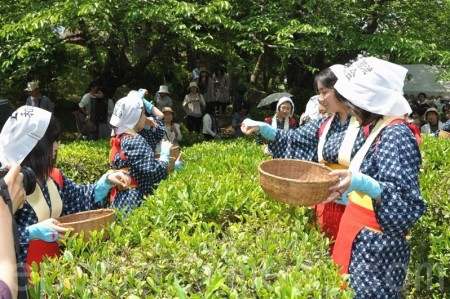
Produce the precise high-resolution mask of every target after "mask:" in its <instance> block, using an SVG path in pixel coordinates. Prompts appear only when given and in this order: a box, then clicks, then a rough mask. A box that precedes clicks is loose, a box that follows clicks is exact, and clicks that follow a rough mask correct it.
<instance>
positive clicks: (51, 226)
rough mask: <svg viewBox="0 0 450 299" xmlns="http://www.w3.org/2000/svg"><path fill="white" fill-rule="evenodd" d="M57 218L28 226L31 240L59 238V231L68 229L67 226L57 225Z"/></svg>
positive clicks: (48, 240) (51, 240) (50, 240)
mask: <svg viewBox="0 0 450 299" xmlns="http://www.w3.org/2000/svg"><path fill="white" fill-rule="evenodd" d="M56 223H58V222H57V221H56V220H55V219H53V218H50V219H46V220H44V221H41V222H39V223H36V224H33V225H30V226H27V228H26V230H27V231H28V234H29V236H30V240H42V241H45V242H55V241H56V240H58V238H59V233H60V232H61V233H63V232H65V231H67V230H68V229H67V228H63V227H60V226H57V224H56Z"/></svg>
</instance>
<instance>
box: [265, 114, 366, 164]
mask: <svg viewBox="0 0 450 299" xmlns="http://www.w3.org/2000/svg"><path fill="white" fill-rule="evenodd" d="M325 121H326V119H325V118H322V119H319V120H314V121H310V122H308V123H307V124H305V125H304V126H301V127H299V128H297V129H295V130H289V131H287V132H284V131H283V130H278V132H277V135H276V137H275V141H272V142H270V143H269V149H270V151H271V152H272V153H273V157H274V158H287V159H300V160H308V161H315V162H317V160H318V157H317V148H318V144H319V128H320V126H321V124H322V123H323V122H325ZM349 122H350V117H349V118H348V119H347V121H346V122H345V123H344V124H341V122H340V120H339V117H335V118H334V119H333V122H332V123H331V126H330V130H329V131H328V134H327V136H326V141H325V145H324V148H323V158H324V160H325V161H327V162H328V163H338V154H339V149H340V147H341V145H342V141H343V139H344V136H345V132H346V130H347V128H348V125H349ZM364 141H365V137H364V133H363V131H362V130H360V132H359V133H358V136H357V138H356V141H355V144H354V146H353V149H352V154H351V156H352V157H353V156H354V155H355V153H356V152H357V151H358V150H359V148H360V147H361V146H362V144H363V143H364Z"/></svg>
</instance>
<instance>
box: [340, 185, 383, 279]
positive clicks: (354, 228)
mask: <svg viewBox="0 0 450 299" xmlns="http://www.w3.org/2000/svg"><path fill="white" fill-rule="evenodd" d="M364 228H365V229H369V230H372V231H374V232H377V233H382V231H381V227H380V225H379V224H378V221H377V219H376V215H375V212H374V210H373V205H372V199H371V198H370V197H369V196H368V195H367V194H364V193H360V192H355V191H354V192H351V193H350V194H349V202H348V205H347V208H346V209H345V212H344V215H342V219H341V226H340V228H339V232H338V235H337V239H336V243H335V244H334V250H333V254H332V257H333V260H334V262H335V263H336V264H337V265H339V266H340V271H341V274H347V273H348V267H349V265H350V259H351V254H352V246H353V241H354V240H355V239H356V237H357V236H358V234H359V232H360V231H361V230H362V229H364Z"/></svg>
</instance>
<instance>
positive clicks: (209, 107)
mask: <svg viewBox="0 0 450 299" xmlns="http://www.w3.org/2000/svg"><path fill="white" fill-rule="evenodd" d="M206 113H208V114H211V115H214V105H212V104H210V103H208V104H206V107H205V114H206Z"/></svg>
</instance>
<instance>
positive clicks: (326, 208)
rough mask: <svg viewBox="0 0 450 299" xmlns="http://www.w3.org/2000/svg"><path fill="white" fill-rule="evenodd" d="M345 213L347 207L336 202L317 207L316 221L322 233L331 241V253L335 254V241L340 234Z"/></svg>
mask: <svg viewBox="0 0 450 299" xmlns="http://www.w3.org/2000/svg"><path fill="white" fill-rule="evenodd" d="M344 211H345V205H341V204H338V203H335V202H329V203H325V204H323V203H321V204H318V205H316V206H315V213H316V221H317V224H318V225H319V227H320V229H321V231H323V232H324V233H325V235H326V236H327V237H328V238H329V239H330V240H331V242H332V243H331V244H330V252H333V247H334V243H333V242H334V241H335V240H336V238H337V235H338V232H339V225H340V223H341V218H342V215H343V214H344Z"/></svg>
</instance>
